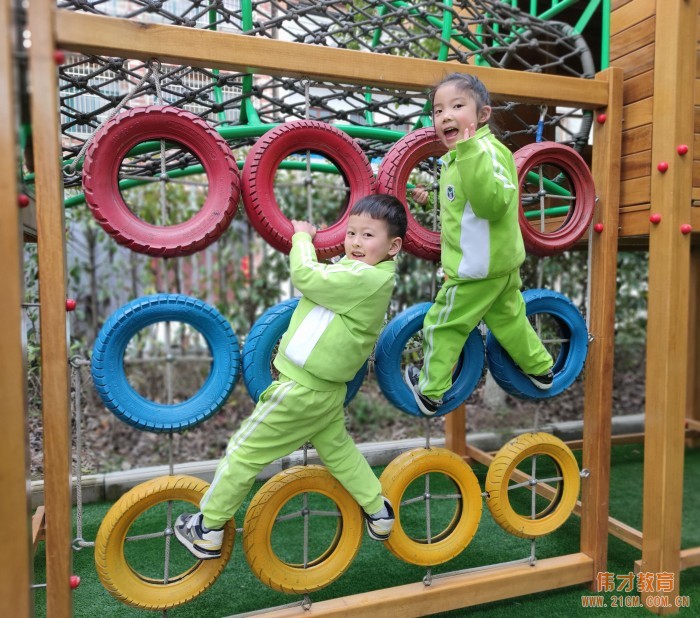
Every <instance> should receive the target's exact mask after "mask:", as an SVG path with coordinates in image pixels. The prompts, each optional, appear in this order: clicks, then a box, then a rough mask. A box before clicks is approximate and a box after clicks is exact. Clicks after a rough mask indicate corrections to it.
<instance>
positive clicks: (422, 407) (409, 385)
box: [403, 367, 437, 416]
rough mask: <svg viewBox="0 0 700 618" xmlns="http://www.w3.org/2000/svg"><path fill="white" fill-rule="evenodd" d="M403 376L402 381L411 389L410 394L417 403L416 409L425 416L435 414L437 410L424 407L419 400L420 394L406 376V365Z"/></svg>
mask: <svg viewBox="0 0 700 618" xmlns="http://www.w3.org/2000/svg"><path fill="white" fill-rule="evenodd" d="M403 377H404V382H405V383H406V386H408V388H409V389H410V391H411V394H412V395H413V398H414V399H415V400H416V404H417V405H418V409H419V410H420V411H421V412H422V413H423V414H424V415H425V416H435V413H436V412H437V410H433V411H430V410H428V408H426V407H425V404H424V403H423V402H422V401H421V399H420V395H419V394H418V393H416V390H415V388H414V387H413V384H411V380H410V378H409V377H408V367H406V368H405V369H404V370H403Z"/></svg>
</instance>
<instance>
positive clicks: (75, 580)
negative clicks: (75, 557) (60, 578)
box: [70, 575, 80, 590]
mask: <svg viewBox="0 0 700 618" xmlns="http://www.w3.org/2000/svg"><path fill="white" fill-rule="evenodd" d="M78 586H80V577H78V576H77V575H71V576H70V589H71V590H75V589H76V588H77V587H78Z"/></svg>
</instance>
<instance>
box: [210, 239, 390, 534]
mask: <svg viewBox="0 0 700 618" xmlns="http://www.w3.org/2000/svg"><path fill="white" fill-rule="evenodd" d="M289 260H290V271H291V278H292V282H293V284H294V286H295V287H296V288H297V289H298V290H299V291H301V292H302V294H303V296H302V298H301V299H300V301H299V304H298V305H297V308H296V309H295V310H294V313H293V314H292V319H291V322H290V324H289V328H288V330H287V332H286V333H285V334H284V335H283V337H282V340H281V341H280V345H279V351H278V354H277V356H276V357H275V360H274V364H275V366H276V367H277V369H279V371H280V377H279V380H277V381H275V382H273V383H272V384H271V385H270V387H269V388H267V389H266V390H265V391H264V392H263V393H262V394H261V395H260V399H259V401H258V404H257V405H256V407H255V410H253V413H252V414H251V415H250V417H249V418H248V419H246V420H245V421H244V422H243V423H242V425H241V427H240V429H239V430H238V431H237V432H236V433H235V434H234V435H233V436H232V437H231V439H230V441H229V444H228V446H227V448H226V455H225V456H224V457H223V458H222V459H221V461H220V462H219V465H218V467H217V469H216V473H215V475H214V480H213V481H212V484H211V486H210V487H209V490H208V491H207V492H206V494H205V495H204V497H203V498H202V501H201V502H200V509H201V511H202V513H203V514H204V525H205V526H207V527H209V528H220V527H222V526H223V525H224V524H225V523H226V522H227V521H228V520H229V519H231V518H232V517H233V515H234V513H235V512H236V511H237V510H238V507H239V506H240V505H241V503H242V502H243V500H244V499H245V497H246V495H247V494H248V492H249V491H250V487H251V486H252V484H253V482H254V481H255V477H256V476H257V474H258V473H259V472H260V471H261V470H262V469H263V468H264V467H265V466H266V465H268V464H269V463H271V462H273V461H275V460H276V459H279V458H281V457H284V456H286V455H288V454H289V453H291V452H292V451H294V450H296V449H298V448H299V447H300V446H301V445H303V444H304V443H305V442H311V443H312V444H313V446H314V447H315V448H316V450H317V452H318V455H319V457H320V458H321V460H322V461H323V463H324V464H325V465H326V467H327V468H328V470H329V471H330V472H331V474H333V476H335V478H336V479H338V480H339V481H340V483H341V484H342V485H343V486H344V487H345V489H347V490H348V491H349V492H350V494H351V495H352V496H353V498H355V500H356V501H357V502H358V503H359V504H360V506H361V507H362V508H363V509H364V510H365V511H366V512H367V513H370V514H372V513H376V512H377V511H379V510H380V509H381V507H382V506H383V500H382V497H381V485H380V484H379V481H378V479H377V477H376V476H375V475H374V473H373V472H372V468H371V467H370V466H369V464H368V463H367V461H366V460H365V458H364V457H363V456H362V453H360V451H359V449H358V448H357V446H356V445H355V444H354V442H353V441H352V439H351V438H350V436H349V435H348V434H347V431H346V429H345V418H344V407H343V403H344V400H345V394H346V386H345V383H346V382H347V381H349V380H351V379H352V378H353V377H354V376H355V374H356V373H357V372H358V371H359V369H360V367H362V364H363V363H364V362H365V361H366V360H367V358H368V357H369V355H370V353H371V351H372V347H373V346H374V343H375V342H376V340H377V336H378V335H379V331H380V330H381V327H382V325H383V323H384V317H385V314H386V310H387V308H388V306H389V300H390V298H391V293H392V291H393V288H394V270H395V269H394V262H393V261H387V262H381V263H379V264H377V265H376V266H369V265H367V264H364V263H363V262H358V261H356V260H349V259H347V258H343V259H342V260H340V261H338V262H337V263H336V264H332V265H326V264H320V263H319V262H318V261H317V259H316V252H315V250H314V247H313V244H312V243H311V237H310V236H309V235H308V234H305V233H297V234H295V235H294V236H293V238H292V250H291V252H290V255H289Z"/></svg>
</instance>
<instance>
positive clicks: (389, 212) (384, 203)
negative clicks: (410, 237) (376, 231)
mask: <svg viewBox="0 0 700 618" xmlns="http://www.w3.org/2000/svg"><path fill="white" fill-rule="evenodd" d="M350 214H351V215H367V216H369V217H370V218H372V219H378V220H380V221H385V222H386V225H387V228H388V231H389V236H390V237H391V238H395V237H396V236H399V237H400V238H402V239H403V237H404V236H405V235H406V226H407V225H408V223H407V221H406V209H405V208H404V206H403V204H402V203H401V202H400V201H399V200H398V199H397V198H395V197H394V196H393V195H368V196H366V197H363V198H362V199H361V200H360V201H358V202H356V203H355V205H354V206H353V207H352V208H351V209H350Z"/></svg>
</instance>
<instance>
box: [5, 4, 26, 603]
mask: <svg viewBox="0 0 700 618" xmlns="http://www.w3.org/2000/svg"><path fill="white" fill-rule="evenodd" d="M13 29H14V23H13V20H12V11H11V3H10V0H2V2H0V32H2V33H4V36H3V38H2V40H3V41H4V42H3V43H2V44H1V45H0V80H2V81H1V82H0V167H1V168H2V169H3V170H4V172H3V174H2V176H0V195H2V199H3V204H2V206H1V207H0V252H2V272H3V277H2V280H3V299H2V302H1V303H0V324H2V333H1V334H0V393H2V398H3V428H2V431H0V453H2V455H3V460H4V462H3V465H2V466H0V487H2V492H3V504H5V505H7V508H5V509H3V517H4V518H5V522H4V525H3V526H2V530H1V531H0V546H1V547H2V548H3V550H2V553H3V556H5V557H7V558H8V559H5V560H3V561H2V565H0V616H18V617H25V616H26V617H29V616H33V615H34V605H33V602H32V601H33V598H34V595H33V594H32V590H31V584H32V559H31V558H32V545H31V527H30V523H29V521H30V516H31V515H30V510H29V502H28V500H29V496H28V492H27V479H28V477H29V439H28V433H27V395H26V393H27V375H26V371H25V353H24V344H23V340H24V338H23V336H22V300H23V298H22V297H23V279H24V278H23V276H22V233H21V226H20V208H19V205H18V201H17V195H18V191H17V180H16V179H17V158H18V157H17V155H18V150H17V134H16V131H17V116H16V109H15V94H16V93H15V92H14V90H15V88H14V83H15V80H14V75H15V69H14V64H13V60H12V57H13V49H12V45H13V41H14V37H12V36H11V33H12V31H13Z"/></svg>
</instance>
